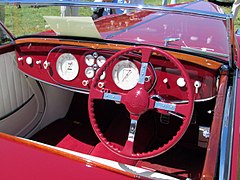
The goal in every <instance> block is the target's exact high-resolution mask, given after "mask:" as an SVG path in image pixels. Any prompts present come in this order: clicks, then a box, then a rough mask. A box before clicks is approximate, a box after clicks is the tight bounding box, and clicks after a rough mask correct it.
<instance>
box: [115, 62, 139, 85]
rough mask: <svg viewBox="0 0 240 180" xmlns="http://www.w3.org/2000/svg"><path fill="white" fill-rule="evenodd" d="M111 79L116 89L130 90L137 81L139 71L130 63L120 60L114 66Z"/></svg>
mask: <svg viewBox="0 0 240 180" xmlns="http://www.w3.org/2000/svg"><path fill="white" fill-rule="evenodd" d="M112 78H113V81H114V83H115V84H116V86H117V87H119V88H120V89H122V90H130V89H133V88H134V87H135V86H136V85H137V83H138V81H139V70H138V68H137V66H136V65H135V64H134V63H133V62H132V61H129V60H122V61H119V62H118V63H116V64H115V65H114V67H113V70H112Z"/></svg>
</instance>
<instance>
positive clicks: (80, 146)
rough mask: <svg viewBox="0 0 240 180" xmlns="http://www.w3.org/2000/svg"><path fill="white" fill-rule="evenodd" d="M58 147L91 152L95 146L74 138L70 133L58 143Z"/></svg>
mask: <svg viewBox="0 0 240 180" xmlns="http://www.w3.org/2000/svg"><path fill="white" fill-rule="evenodd" d="M57 147H61V148H65V149H69V150H72V151H77V152H81V153H85V154H89V153H90V152H91V151H92V150H93V148H94V146H91V145H89V144H86V143H84V142H81V141H79V140H77V139H75V138H73V137H72V136H71V135H69V134H68V135H67V136H66V137H65V138H64V139H63V140H62V141H60V142H59V143H58V144H57Z"/></svg>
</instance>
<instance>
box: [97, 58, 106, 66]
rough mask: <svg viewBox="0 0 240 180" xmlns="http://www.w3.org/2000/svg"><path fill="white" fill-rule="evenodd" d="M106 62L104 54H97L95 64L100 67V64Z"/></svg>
mask: <svg viewBox="0 0 240 180" xmlns="http://www.w3.org/2000/svg"><path fill="white" fill-rule="evenodd" d="M105 62H106V58H105V57H104V56H98V58H97V65H98V67H102V65H103V64H104V63H105Z"/></svg>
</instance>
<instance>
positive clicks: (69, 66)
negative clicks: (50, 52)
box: [56, 53, 79, 81]
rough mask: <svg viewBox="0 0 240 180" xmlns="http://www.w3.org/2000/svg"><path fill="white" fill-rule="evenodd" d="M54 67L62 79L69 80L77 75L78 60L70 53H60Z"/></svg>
mask: <svg viewBox="0 0 240 180" xmlns="http://www.w3.org/2000/svg"><path fill="white" fill-rule="evenodd" d="M56 69H57V73H58V75H59V76H60V77H61V78H62V79H63V80H66V81H71V80H73V79H75V78H76V77H77V75H78V72H79V65H78V61H77V59H76V58H75V56H73V55H72V54H71V53H64V54H61V55H60V56H59V57H58V59H57V63H56Z"/></svg>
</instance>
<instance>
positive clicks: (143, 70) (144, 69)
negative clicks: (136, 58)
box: [138, 63, 148, 84]
mask: <svg viewBox="0 0 240 180" xmlns="http://www.w3.org/2000/svg"><path fill="white" fill-rule="evenodd" d="M147 66H148V63H142V66H141V70H140V74H139V80H138V83H140V84H144V82H145V77H146V72H147Z"/></svg>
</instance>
